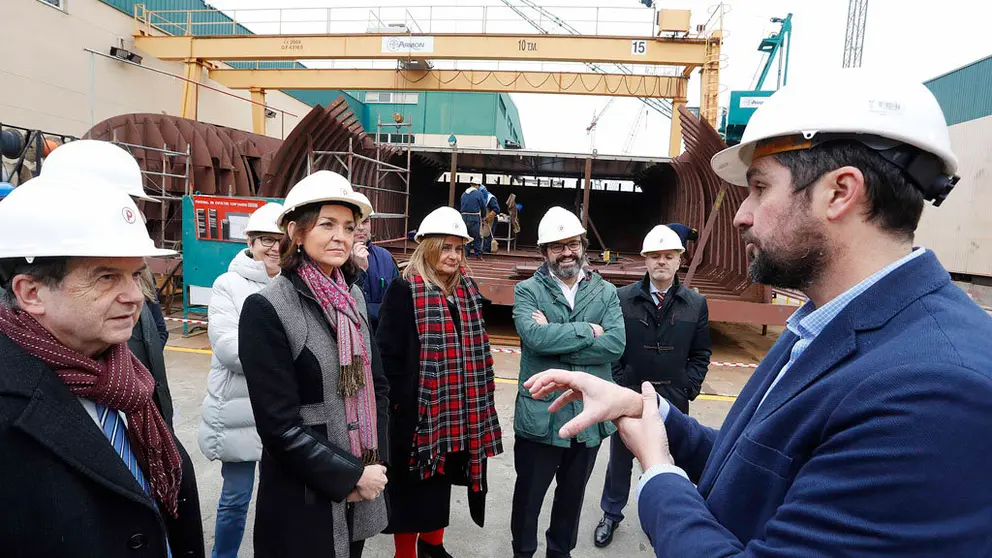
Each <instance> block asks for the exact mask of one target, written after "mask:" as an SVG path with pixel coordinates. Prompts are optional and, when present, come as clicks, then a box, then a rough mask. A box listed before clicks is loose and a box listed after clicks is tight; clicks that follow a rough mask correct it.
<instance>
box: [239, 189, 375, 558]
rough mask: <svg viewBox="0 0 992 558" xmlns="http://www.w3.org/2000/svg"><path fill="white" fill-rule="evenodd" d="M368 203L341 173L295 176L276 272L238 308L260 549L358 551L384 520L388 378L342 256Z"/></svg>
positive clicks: (284, 553)
mask: <svg viewBox="0 0 992 558" xmlns="http://www.w3.org/2000/svg"><path fill="white" fill-rule="evenodd" d="M371 211H372V208H371V207H369V205H368V202H367V201H363V200H362V199H361V198H359V197H357V196H355V193H354V191H353V190H352V187H351V184H350V183H349V182H348V180H347V179H346V178H344V177H343V176H341V175H339V174H336V173H333V172H330V171H317V172H315V173H314V174H311V175H309V176H307V177H306V178H304V179H303V180H301V181H300V182H298V183H297V184H296V185H295V186H293V188H292V189H291V190H290V191H289V194H288V195H287V196H286V200H285V203H284V210H283V212H282V214H281V215H280V216H279V218H278V219H277V222H278V224H279V226H280V227H281V228H282V229H283V230H284V231H285V232H286V235H285V236H284V237H283V240H282V243H281V246H280V254H281V262H280V265H281V267H282V273H281V274H280V275H279V276H278V277H276V278H275V279H273V280H272V282H271V283H270V284H269V285H268V286H267V287H265V288H264V289H263V290H262V291H261V292H260V293H258V294H255V295H252V296H250V297H248V298H247V299H246V300H245V303H244V307H243V308H242V311H241V322H240V326H239V335H238V339H239V347H240V349H239V350H240V353H241V364H242V368H243V369H244V374H245V379H246V380H247V383H248V394H249V397H250V399H251V406H252V409H253V410H254V413H255V423H256V428H257V429H258V434H259V437H260V438H261V440H262V448H263V449H264V452H263V453H262V460H261V462H260V465H259V483H258V503H257V509H256V513H255V535H254V543H255V544H254V546H255V556H256V557H259V558H265V557H269V556H273V557H274V556H279V557H295V556H311V555H322V556H333V557H335V558H357V557H360V556H361V554H362V549H363V547H364V544H365V540H366V539H368V538H370V537H372V536H374V535H376V534H378V533H379V532H381V531H382V530H383V529H384V528H385V527H386V523H387V517H386V504H385V501H384V497H383V495H382V492H383V490H384V489H385V486H386V469H385V466H384V463H386V462H387V460H388V458H389V456H388V455H387V451H386V448H387V444H386V440H387V432H386V429H387V423H388V421H387V411H388V408H389V401H388V393H389V387H388V382H387V380H386V377H385V375H384V373H383V371H382V364H381V362H380V360H379V351H378V348H377V346H376V344H375V337H374V336H372V335H370V329H369V322H368V315H367V311H366V306H365V299H364V297H363V295H362V290H361V288H360V287H358V286H356V285H354V280H355V278H356V276H357V269H356V268H355V266H354V264H353V263H351V261H350V259H349V258H350V256H351V249H352V245H353V243H354V232H355V228H356V226H357V225H358V223H359V222H361V220H362V219H363V218H364V217H365V216H366V215H368V213H369V212H371Z"/></svg>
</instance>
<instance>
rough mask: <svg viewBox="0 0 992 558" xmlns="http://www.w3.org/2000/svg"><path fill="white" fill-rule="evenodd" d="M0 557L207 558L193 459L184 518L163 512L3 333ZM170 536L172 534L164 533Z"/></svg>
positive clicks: (57, 383)
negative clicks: (168, 553) (167, 557)
mask: <svg viewBox="0 0 992 558" xmlns="http://www.w3.org/2000/svg"><path fill="white" fill-rule="evenodd" d="M0 363H2V364H0V448H2V449H0V454H2V457H0V503H2V507H0V555H3V556H16V557H19V558H26V557H33V556H38V557H46V558H49V557H59V556H66V557H69V556H72V557H83V556H91V557H94V558H96V557H99V558H113V557H115V556H120V557H122V558H123V557H131V556H154V557H156V558H164V557H165V555H166V551H165V541H166V536H168V540H169V544H170V545H171V548H172V555H173V556H174V557H176V558H180V557H182V558H188V557H202V556H203V555H204V547H203V529H202V526H201V522H200V502H199V498H198V496H197V491H196V476H195V473H194V471H193V463H192V462H191V461H190V459H189V455H188V454H187V453H186V451H185V449H183V447H182V445H181V444H179V441H178V440H176V444H177V445H178V446H179V453H180V455H181V457H182V462H183V483H182V487H181V489H180V492H179V518H178V519H172V518H171V517H170V516H169V515H167V514H166V515H163V514H161V513H159V511H158V510H157V508H156V506H155V503H154V502H153V501H152V499H151V498H149V497H148V496H147V495H146V494H145V492H144V491H143V490H142V489H141V487H140V486H138V483H137V481H135V479H134V476H132V475H131V471H129V470H128V468H127V465H125V464H124V462H123V461H122V460H121V458H120V456H118V455H117V452H116V451H114V448H113V446H111V445H110V443H109V442H108V441H107V438H106V436H104V434H103V432H101V431H100V428H99V427H98V426H97V425H96V423H95V422H94V421H93V419H92V418H91V417H90V415H89V414H88V413H87V412H86V410H85V409H84V408H83V406H82V405H80V404H79V401H78V400H77V399H76V397H75V396H73V395H72V394H71V393H70V392H69V389H68V388H67V387H66V386H65V384H64V383H63V382H62V380H61V379H60V378H59V377H58V375H57V374H56V373H55V372H54V371H52V370H51V369H50V368H48V367H47V366H45V365H44V364H43V363H42V362H41V361H40V360H38V359H36V358H35V357H33V356H31V355H30V354H28V353H27V352H25V351H24V350H23V349H21V348H20V347H19V346H17V345H16V344H15V343H13V342H12V341H11V340H10V339H9V338H7V337H6V336H5V335H3V334H0ZM167 533H168V535H166V534H167Z"/></svg>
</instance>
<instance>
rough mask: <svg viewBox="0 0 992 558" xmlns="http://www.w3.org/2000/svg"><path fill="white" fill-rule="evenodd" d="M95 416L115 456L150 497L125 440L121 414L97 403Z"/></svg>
mask: <svg viewBox="0 0 992 558" xmlns="http://www.w3.org/2000/svg"><path fill="white" fill-rule="evenodd" d="M96 415H97V416H98V417H99V418H100V426H101V427H103V434H104V435H105V436H106V437H107V439H108V440H110V443H111V445H113V446H114V450H115V451H116V452H117V455H119V456H121V459H122V460H124V464H125V465H127V468H128V469H129V470H130V471H131V474H132V475H134V480H136V481H138V484H139V485H141V489H142V490H144V491H145V494H148V495H149V496H151V494H152V487H151V485H150V484H148V481H147V480H146V479H145V473H144V472H143V471H142V470H141V467H140V466H139V465H138V460H137V459H135V458H134V452H133V451H131V442H130V440H128V438H127V425H125V424H124V420H123V419H121V414H120V413H118V412H117V411H114V410H111V409H110V408H108V407H107V406H106V405H103V404H102V403H97V404H96Z"/></svg>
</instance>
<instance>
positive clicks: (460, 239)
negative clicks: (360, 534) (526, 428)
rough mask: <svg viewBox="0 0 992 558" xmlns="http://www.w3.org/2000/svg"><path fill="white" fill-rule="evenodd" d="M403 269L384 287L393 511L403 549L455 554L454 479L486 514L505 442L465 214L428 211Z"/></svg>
mask: <svg viewBox="0 0 992 558" xmlns="http://www.w3.org/2000/svg"><path fill="white" fill-rule="evenodd" d="M416 240H417V241H418V242H419V244H418V246H417V249H416V250H415V251H414V252H413V255H412V256H411V257H410V263H409V265H408V266H407V268H406V270H404V273H403V276H402V278H397V279H395V280H394V281H393V282H392V284H390V286H389V289H387V291H386V296H385V299H384V300H383V303H382V307H381V308H380V310H379V327H378V329H377V330H376V337H377V338H378V340H379V347H380V349H381V352H382V361H383V368H384V369H385V370H386V371H387V372H386V376H387V377H388V378H389V389H390V402H391V404H392V411H393V414H392V421H391V424H390V433H389V445H390V448H391V459H390V462H389V484H388V485H387V486H386V496H387V498H388V499H389V506H390V517H389V526H388V527H387V528H386V532H387V533H393V538H394V542H395V545H396V558H417V557H418V556H419V557H420V558H450V557H451V555H450V554H448V552H447V551H446V550H445V549H444V544H443V542H444V528H445V527H447V526H448V523H449V517H450V504H451V486H452V485H453V484H457V485H465V486H467V487H468V502H469V510H470V512H471V515H472V519H473V520H474V521H475V522H476V523H477V524H478V525H479V526H480V527H482V526H483V525H484V523H485V495H486V490H487V487H486V460H487V459H488V458H490V457H493V456H496V455H499V454H500V453H502V452H503V446H502V434H501V432H500V426H499V419H498V418H497V416H496V407H495V403H494V394H495V387H496V385H495V381H494V376H493V358H492V353H491V352H490V349H489V336H488V335H486V329H485V327H486V324H485V321H484V320H483V319H482V302H483V298H482V295H480V294H479V290H478V287H477V286H476V284H475V281H473V280H472V279H471V278H469V277H467V276H466V274H465V271H466V270H465V267H464V266H465V254H464V250H463V247H464V245H465V243H466V242H469V241H471V240H472V237H471V236H469V235H468V232H467V231H466V230H465V223H464V221H463V220H462V218H461V215H460V214H459V213H458V211H456V210H455V209H453V208H450V207H441V208H438V209H436V210H434V211H433V212H432V213H431V214H429V215H428V216H427V217H425V218H424V221H423V223H421V225H420V228H419V229H418V231H417V235H416Z"/></svg>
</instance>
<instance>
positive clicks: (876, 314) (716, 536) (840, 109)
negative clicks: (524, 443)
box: [530, 70, 992, 557]
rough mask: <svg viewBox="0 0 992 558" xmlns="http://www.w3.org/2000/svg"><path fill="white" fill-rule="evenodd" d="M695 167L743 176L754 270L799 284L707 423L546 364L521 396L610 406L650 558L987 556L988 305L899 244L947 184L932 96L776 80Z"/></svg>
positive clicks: (862, 83)
mask: <svg viewBox="0 0 992 558" xmlns="http://www.w3.org/2000/svg"><path fill="white" fill-rule="evenodd" d="M713 168H714V170H716V172H717V174H719V175H720V176H721V177H722V178H723V179H725V180H727V181H729V182H731V183H733V184H736V185H739V186H746V187H747V188H748V192H749V194H748V197H747V199H746V200H745V201H744V203H743V204H742V205H741V207H740V209H739V210H738V212H737V216H736V218H735V224H736V225H737V227H738V228H739V229H740V230H741V232H742V235H743V238H744V242H745V244H746V248H747V253H748V256H749V257H750V259H751V265H750V271H751V277H752V279H754V280H755V281H758V282H761V283H766V284H771V285H779V286H782V287H791V288H798V289H801V290H802V291H803V292H804V293H805V294H806V295H807V296H808V297H809V301H808V302H807V303H805V304H804V305H803V306H802V307H800V308H799V310H797V311H796V313H795V314H793V316H792V317H791V318H790V319H789V322H788V329H787V330H786V331H785V332H783V334H782V335H781V337H779V340H778V342H777V343H776V344H775V346H774V347H772V349H771V351H770V352H769V354H768V355H767V356H766V357H765V359H764V361H763V362H762V364H761V365H760V366H759V367H758V369H757V370H756V371H755V372H754V375H753V376H752V378H751V380H750V381H749V382H748V383H747V385H745V386H744V389H743V390H742V391H741V394H740V396H739V397H738V399H737V401H736V402H735V403H734V406H733V407H732V408H731V410H730V413H729V415H728V416H727V418H726V419H725V420H724V422H723V427H722V428H721V429H720V430H714V429H711V428H707V427H704V426H702V425H700V424H699V423H698V422H696V421H695V420H693V419H691V418H689V417H687V416H686V415H685V414H684V413H682V412H681V411H679V410H678V409H675V408H673V407H672V406H671V405H669V404H667V403H666V402H665V401H664V400H661V401H660V402H659V400H658V398H657V397H656V395H655V393H654V390H653V389H652V388H651V386H650V384H645V385H644V386H642V389H643V395H642V396H639V395H638V394H636V393H635V392H633V391H631V390H624V389H621V388H616V387H615V386H613V385H610V384H608V383H606V382H600V381H599V380H598V379H596V378H591V377H588V376H581V375H576V374H573V373H570V372H563V371H552V372H550V373H548V374H546V375H545V376H543V377H540V378H537V379H535V381H534V382H533V383H532V384H531V385H530V387H531V390H532V393H533V394H534V396H535V397H540V396H542V395H543V394H545V393H547V391H548V389H547V388H549V387H552V388H554V389H560V388H562V387H564V386H568V387H570V388H571V389H572V391H571V392H570V394H571V395H570V397H569V398H566V399H571V398H573V397H575V398H578V397H581V398H582V399H583V402H584V404H585V406H584V409H585V411H586V412H587V413H588V416H587V417H583V418H582V419H581V420H578V421H576V422H575V423H574V424H572V425H569V426H567V427H565V428H563V432H562V435H565V436H568V435H571V433H572V432H573V430H574V429H576V428H580V427H582V426H583V425H585V424H587V423H588V422H590V421H599V420H604V419H611V418H617V417H620V416H622V415H626V417H625V418H622V419H620V420H619V427H620V432H621V435H622V436H623V439H624V441H625V442H626V444H627V446H628V447H629V448H630V449H631V451H633V452H634V455H636V456H637V458H638V460H639V461H640V462H641V465H642V466H643V467H644V470H645V474H644V476H643V477H642V478H641V482H640V484H639V490H638V492H639V497H638V511H639V515H640V519H641V526H642V527H643V528H644V530H645V532H647V534H648V536H649V537H650V539H651V542H652V544H653V545H654V549H655V553H656V554H657V555H658V556H768V557H771V556H814V555H816V556H826V555H830V556H842V555H843V556H911V557H922V556H987V555H989V552H990V548H992V536H990V534H989V523H988V518H989V517H992V478H990V477H989V473H988V456H989V455H990V454H992V437H990V436H989V432H990V431H992V377H990V376H992V344H990V343H989V339H990V338H992V318H990V317H989V316H988V315H987V314H986V313H985V312H983V311H982V310H981V309H980V308H979V307H978V306H976V305H975V304H974V303H973V302H972V301H971V300H969V299H968V297H967V295H965V294H964V293H963V292H961V290H960V289H958V288H957V287H955V286H954V285H953V284H951V282H950V278H949V277H948V274H947V271H945V270H944V268H943V267H942V266H941V265H940V263H939V262H938V261H937V257H936V256H935V255H934V254H933V253H932V252H930V251H929V250H926V249H924V248H914V247H913V233H914V230H915V229H916V226H917V223H918V222H919V219H920V214H921V213H922V211H923V206H924V203H925V202H926V201H933V202H934V205H938V204H939V203H940V202H941V201H943V199H944V198H945V197H946V196H947V194H948V193H949V192H950V190H951V187H952V186H953V185H954V183H955V182H956V181H957V177H956V176H955V175H954V173H955V171H956V170H957V161H956V159H955V158H954V155H953V153H952V152H951V146H950V141H949V138H948V132H947V126H946V125H945V122H944V117H943V114H942V112H941V110H940V107H939V106H938V104H937V101H936V99H934V97H933V95H932V94H931V93H930V92H929V91H928V90H927V89H926V88H925V87H924V86H923V85H921V84H919V83H913V82H907V81H904V80H901V79H894V78H885V77H882V76H878V75H876V74H874V73H870V72H865V71H860V70H845V71H843V72H841V73H840V74H839V75H835V74H832V73H827V74H824V75H822V76H818V79H815V80H812V81H810V82H808V83H805V84H802V83H798V82H797V83H795V84H789V85H788V86H787V87H784V88H782V89H780V90H779V91H778V92H777V93H775V94H774V95H773V96H772V97H770V98H769V100H767V101H766V102H765V104H764V105H762V106H761V107H760V108H759V109H758V110H757V111H756V112H755V113H754V116H753V117H752V118H751V122H750V124H749V125H748V127H747V129H746V130H745V131H744V137H743V139H742V143H741V144H740V145H738V146H735V147H732V148H730V149H727V150H724V151H722V152H720V153H718V154H717V155H716V156H714V158H713ZM945 218H947V219H953V218H954V216H953V215H947V216H945ZM659 403H660V408H659ZM634 417H639V418H634ZM697 486H698V488H697Z"/></svg>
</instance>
